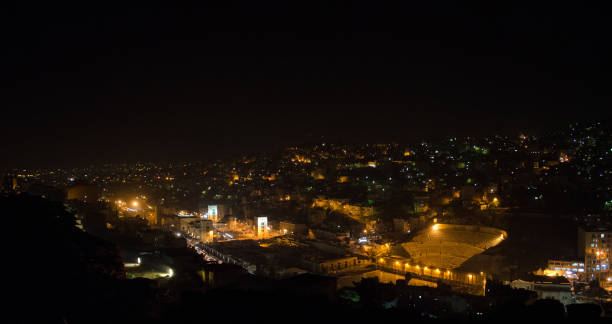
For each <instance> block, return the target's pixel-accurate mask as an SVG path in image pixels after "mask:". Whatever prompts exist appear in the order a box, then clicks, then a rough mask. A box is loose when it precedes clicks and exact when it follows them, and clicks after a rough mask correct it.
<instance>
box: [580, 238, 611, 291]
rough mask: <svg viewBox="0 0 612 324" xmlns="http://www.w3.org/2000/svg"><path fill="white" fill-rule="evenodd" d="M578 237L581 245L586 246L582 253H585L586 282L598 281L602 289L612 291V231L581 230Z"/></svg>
mask: <svg viewBox="0 0 612 324" xmlns="http://www.w3.org/2000/svg"><path fill="white" fill-rule="evenodd" d="M578 237H579V244H580V243H583V244H584V247H583V248H584V249H583V250H582V251H584V265H585V272H586V280H587V281H591V280H595V279H598V280H599V282H600V285H601V287H602V288H605V289H607V290H610V289H612V272H611V271H610V247H611V246H612V231H609V230H602V229H600V230H590V231H583V230H581V231H579V235H578ZM579 251H580V247H579Z"/></svg>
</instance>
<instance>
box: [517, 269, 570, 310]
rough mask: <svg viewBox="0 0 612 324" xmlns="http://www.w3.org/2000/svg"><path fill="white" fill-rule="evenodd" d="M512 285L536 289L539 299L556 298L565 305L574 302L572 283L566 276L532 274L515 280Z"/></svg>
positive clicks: (519, 287)
mask: <svg viewBox="0 0 612 324" xmlns="http://www.w3.org/2000/svg"><path fill="white" fill-rule="evenodd" d="M510 286H511V287H512V288H514V289H525V290H530V291H535V292H536V294H537V296H538V299H556V300H558V301H560V302H561V303H562V304H563V305H568V304H572V303H573V300H572V290H571V286H570V283H569V281H568V280H567V279H566V278H564V277H549V276H532V277H529V278H526V279H525V280H521V279H518V280H514V281H512V282H511V283H510Z"/></svg>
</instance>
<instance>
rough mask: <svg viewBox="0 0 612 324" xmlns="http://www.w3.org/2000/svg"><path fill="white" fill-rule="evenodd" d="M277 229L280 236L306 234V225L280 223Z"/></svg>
mask: <svg viewBox="0 0 612 324" xmlns="http://www.w3.org/2000/svg"><path fill="white" fill-rule="evenodd" d="M278 227H279V230H280V231H281V233H282V234H305V233H306V225H304V224H295V223H290V222H280V223H279V225H278Z"/></svg>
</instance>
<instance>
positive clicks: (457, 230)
mask: <svg viewBox="0 0 612 324" xmlns="http://www.w3.org/2000/svg"><path fill="white" fill-rule="evenodd" d="M507 236H508V234H507V233H506V231H504V230H501V229H497V228H493V227H486V226H470V225H450V224H434V225H433V226H431V227H429V228H426V229H424V230H422V231H421V232H419V233H418V234H417V235H416V236H415V237H414V238H413V240H412V241H411V242H407V243H403V244H402V248H404V250H405V251H406V252H408V253H409V254H410V258H411V260H410V263H412V264H419V265H421V266H429V267H435V268H445V269H454V268H457V267H459V266H460V265H461V264H462V263H463V262H465V261H467V260H468V259H469V258H471V257H472V256H474V255H476V254H480V253H482V252H484V251H485V250H486V249H489V248H491V247H493V246H496V245H497V244H499V243H500V242H501V241H503V240H504V239H505V238H506V237H507Z"/></svg>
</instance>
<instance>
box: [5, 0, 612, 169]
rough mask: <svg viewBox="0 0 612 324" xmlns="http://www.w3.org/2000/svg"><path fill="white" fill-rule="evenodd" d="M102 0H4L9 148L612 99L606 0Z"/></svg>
mask: <svg viewBox="0 0 612 324" xmlns="http://www.w3.org/2000/svg"><path fill="white" fill-rule="evenodd" d="M89 2H90V1H82V2H81V3H76V4H74V3H73V4H58V3H56V2H49V3H47V4H44V5H42V6H40V5H33V4H28V3H27V2H25V1H19V2H18V4H17V5H14V6H13V7H11V8H4V10H2V11H3V15H4V16H5V17H3V19H1V21H2V22H1V23H0V24H2V26H1V27H2V34H3V38H2V47H1V48H2V51H1V55H2V57H1V58H0V64H1V71H2V72H1V77H0V86H1V97H0V98H1V99H2V107H3V109H2V115H1V116H2V123H1V125H2V126H1V129H0V138H1V139H2V143H1V145H0V156H1V157H2V158H1V161H0V166H6V167H21V166H23V167H47V166H53V167H55V166H58V167H59V166H73V165H84V164H89V163H103V162H123V161H125V162H133V161H137V160H140V161H165V160H185V159H209V158H215V157H222V156H228V155H232V154H238V153H242V152H248V151H262V150H270V149H274V148H278V147H281V146H284V145H287V144H299V143H303V142H306V141H313V140H316V139H318V138H320V137H321V136H325V137H326V138H327V139H328V140H331V141H341V142H358V141H361V142H369V143H373V142H384V141H387V142H388V141H410V140H416V139H421V138H433V137H439V136H444V135H452V134H457V135H468V134H473V135H479V134H489V133H494V132H498V133H507V134H518V132H519V131H520V130H523V129H527V130H537V129H543V128H547V127H557V126H563V125H564V124H565V123H566V122H568V121H570V120H588V119H600V118H609V117H610V115H611V112H610V109H609V107H610V96H609V89H610V81H609V76H610V72H611V69H610V60H609V58H610V57H612V55H611V54H612V53H611V52H612V51H611V49H610V30H612V29H611V28H610V27H611V26H610V19H609V17H606V12H609V11H607V10H604V9H605V8H597V7H593V6H591V7H582V6H583V4H582V3H581V2H571V3H568V5H567V6H564V5H562V4H559V3H554V5H548V4H544V3H543V2H538V3H537V4H534V3H531V2H535V1H530V2H528V4H526V5H521V4H518V3H517V2H512V4H510V5H502V4H499V3H497V2H495V3H490V4H487V5H485V6H483V4H479V5H478V6H474V7H469V6H468V5H466V4H452V3H445V2H436V4H430V2H431V1H414V2H424V3H421V4H403V5H397V6H396V5H395V4H384V3H381V2H386V1H377V2H374V1H373V2H363V1H343V2H335V3H334V4H332V2H329V1H321V2H316V1H315V2H309V1H303V2H299V3H300V4H297V2H295V1H198V2H195V3H197V4H191V5H179V4H175V3H174V2H172V3H171V4H170V2H169V3H168V4H165V5H162V4H160V2H155V1H153V2H151V1H146V2H142V3H141V4H139V5H129V6H128V5H125V4H124V5H122V6H121V5H119V6H111V5H110V4H108V3H107V2H104V4H105V5H104V6H103V5H94V4H91V3H89ZM255 2H257V3H255ZM404 2H409V3H411V2H413V1H404ZM392 3H394V2H392ZM224 31H231V32H224ZM267 31H283V32H267ZM598 111H599V112H598Z"/></svg>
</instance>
